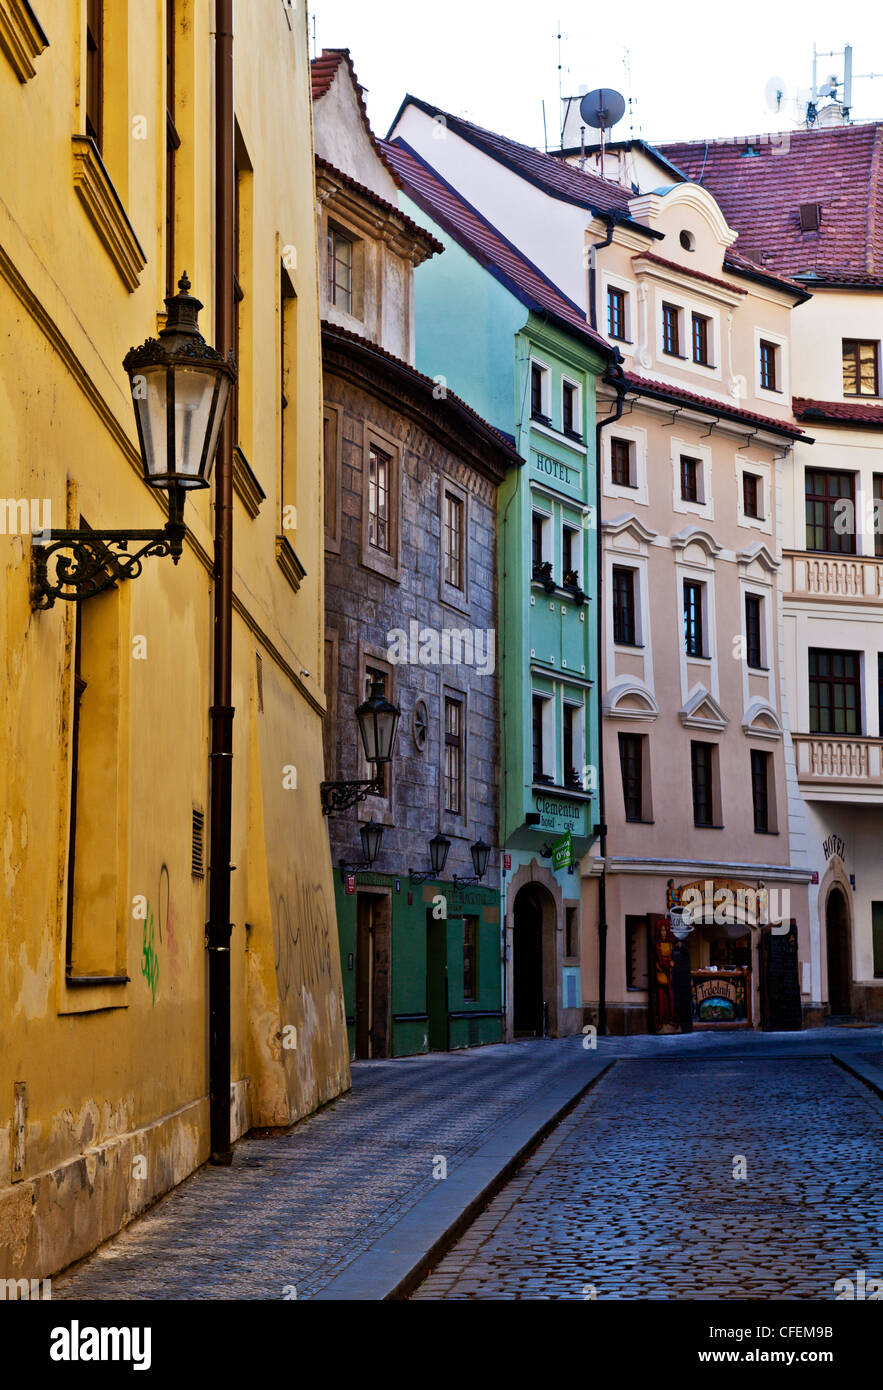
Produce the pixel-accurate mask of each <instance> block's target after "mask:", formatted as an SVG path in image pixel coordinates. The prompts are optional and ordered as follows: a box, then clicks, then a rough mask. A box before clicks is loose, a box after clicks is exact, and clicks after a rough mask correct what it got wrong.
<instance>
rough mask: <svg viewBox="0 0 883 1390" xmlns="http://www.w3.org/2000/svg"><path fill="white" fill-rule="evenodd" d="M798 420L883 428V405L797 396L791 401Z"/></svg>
mask: <svg viewBox="0 0 883 1390" xmlns="http://www.w3.org/2000/svg"><path fill="white" fill-rule="evenodd" d="M791 405H792V409H793V410H794V414H795V415H796V416H797V418H798V420H812V421H813V422H814V423H818V424H825V423H827V424H831V425H871V426H873V427H875V428H876V429H878V430H883V406H880V405H868V404H866V403H865V402H864V401H814V400H810V399H809V397H807V396H795V397H794V399H793V401H792V402H791Z"/></svg>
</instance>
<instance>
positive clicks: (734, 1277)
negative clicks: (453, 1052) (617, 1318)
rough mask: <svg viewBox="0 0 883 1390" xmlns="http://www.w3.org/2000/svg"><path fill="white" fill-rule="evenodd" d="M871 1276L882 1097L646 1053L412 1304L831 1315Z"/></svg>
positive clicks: (879, 1257) (795, 1063)
mask: <svg viewBox="0 0 883 1390" xmlns="http://www.w3.org/2000/svg"><path fill="white" fill-rule="evenodd" d="M647 1041H648V1043H650V1042H651V1041H652V1040H647ZM656 1049H657V1052H658V1042H657V1044H656ZM648 1050H649V1048H648ZM738 1156H742V1157H743V1158H744V1161H745V1167H746V1178H745V1180H736V1179H735V1178H734V1171H738V1170H739V1168H740V1166H741V1165H739V1164H738ZM859 1269H864V1270H866V1271H867V1272H868V1274H869V1276H870V1275H875V1276H883V1103H881V1101H880V1100H879V1099H877V1098H876V1097H875V1096H874V1094H873V1092H872V1091H870V1090H869V1089H868V1088H867V1087H865V1086H864V1085H863V1084H862V1083H861V1082H860V1081H858V1080H856V1079H855V1078H853V1077H852V1076H850V1075H849V1074H848V1073H847V1072H845V1071H844V1070H842V1069H841V1068H840V1067H838V1066H837V1065H836V1064H835V1063H834V1062H832V1061H830V1060H829V1059H827V1058H824V1057H821V1056H818V1057H793V1056H779V1057H764V1056H761V1055H758V1056H751V1057H741V1058H740V1057H735V1056H732V1055H728V1054H727V1053H726V1052H721V1053H719V1054H718V1055H717V1056H715V1057H714V1058H712V1057H707V1058H706V1057H702V1058H700V1057H697V1058H695V1059H694V1058H693V1057H685V1056H684V1055H683V1054H682V1053H681V1054H671V1055H669V1056H665V1057H659V1056H656V1057H644V1056H640V1055H638V1056H632V1057H629V1058H627V1059H622V1060H619V1061H618V1063H617V1065H616V1066H615V1067H614V1069H613V1070H612V1071H611V1072H609V1073H608V1074H607V1075H606V1077H604V1078H603V1079H602V1080H601V1081H600V1082H599V1083H598V1084H597V1086H596V1087H595V1088H594V1089H593V1090H592V1091H591V1092H590V1093H589V1095H588V1096H587V1097H586V1098H585V1099H584V1100H583V1101H582V1102H581V1103H580V1104H579V1105H578V1106H577V1107H576V1109H575V1110H574V1111H573V1112H572V1114H571V1115H570V1116H569V1117H568V1118H567V1119H565V1120H564V1122H563V1123H562V1124H561V1125H560V1126H559V1127H558V1128H557V1129H556V1130H555V1131H554V1132H553V1134H552V1135H551V1136H550V1137H549V1139H547V1140H546V1142H545V1143H544V1144H543V1145H542V1146H541V1147H540V1148H539V1149H538V1150H537V1152H536V1153H535V1154H534V1156H533V1157H532V1158H531V1159H530V1160H529V1161H528V1163H527V1164H526V1165H525V1166H524V1168H522V1170H521V1171H520V1172H519V1173H518V1174H517V1175H516V1176H515V1178H514V1179H513V1180H512V1181H511V1182H510V1183H509V1184H508V1185H507V1186H506V1188H505V1189H504V1190H503V1191H502V1192H501V1193H500V1194H499V1196H498V1197H497V1198H496V1199H495V1200H494V1201H493V1202H492V1203H491V1204H490V1206H489V1207H488V1208H487V1209H486V1210H485V1211H484V1212H483V1213H482V1214H481V1216H479V1218H478V1219H477V1221H476V1222H475V1223H474V1224H473V1225H472V1226H471V1227H470V1229H469V1230H468V1231H467V1233H466V1234H465V1235H464V1237H463V1238H462V1239H461V1240H460V1241H459V1242H458V1244H457V1245H456V1246H454V1248H453V1249H452V1250H451V1252H450V1253H449V1254H448V1255H447V1256H446V1257H445V1258H444V1259H443V1260H442V1261H441V1262H440V1263H439V1265H438V1267H437V1268H436V1269H435V1270H434V1271H433V1272H432V1273H431V1274H430V1276H429V1277H428V1278H427V1280H426V1281H425V1282H424V1283H423V1284H422V1285H421V1287H420V1288H419V1289H418V1290H417V1291H416V1292H415V1293H414V1294H413V1295H412V1297H414V1298H418V1299H427V1298H429V1299H442V1298H503V1299H518V1298H528V1299H547V1298H565V1299H568V1298H569V1299H584V1298H595V1297H596V1298H598V1299H629V1298H640V1299H701V1298H730V1299H740V1298H742V1299H748V1298H759V1299H833V1298H834V1297H835V1296H836V1294H835V1289H834V1284H835V1282H836V1281H837V1280H838V1279H842V1278H848V1279H852V1280H855V1278H856V1271H857V1270H859Z"/></svg>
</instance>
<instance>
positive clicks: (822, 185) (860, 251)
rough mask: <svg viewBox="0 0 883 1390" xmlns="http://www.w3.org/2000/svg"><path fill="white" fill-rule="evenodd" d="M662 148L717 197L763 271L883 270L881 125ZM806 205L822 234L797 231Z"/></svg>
mask: <svg viewBox="0 0 883 1390" xmlns="http://www.w3.org/2000/svg"><path fill="white" fill-rule="evenodd" d="M658 148H659V150H660V151H661V153H662V154H663V155H665V157H666V158H667V159H670V160H671V161H672V162H673V163H674V164H676V165H677V166H678V168H680V169H683V171H684V173H685V174H686V175H687V177H688V178H690V179H693V180H694V181H695V182H697V183H701V184H702V186H703V187H704V188H707V189H708V191H709V192H710V193H711V194H713V196H714V197H715V198H716V199H717V201H718V203H719V204H720V207H721V210H722V212H723V214H724V216H725V217H726V219H727V221H728V222H729V224H730V226H731V227H733V228H735V229H736V231H738V232H739V235H740V243H739V245H740V251H741V252H742V253H743V254H746V255H748V256H749V257H750V258H751V260H753V261H756V262H757V264H758V265H759V266H760V268H761V269H762V270H763V269H766V270H769V271H772V272H773V273H774V274H785V275H798V274H807V273H808V272H815V273H816V274H817V275H818V276H819V277H821V279H822V280H825V279H826V278H827V277H828V276H830V275H832V274H833V275H837V274H845V275H848V276H850V277H855V279H852V278H850V280H849V281H848V283H859V282H862V281H863V280H864V277H868V278H870V279H872V280H876V279H878V278H879V277H880V275H881V274H883V122H879V121H871V122H867V123H865V124H861V125H847V126H831V127H825V128H823V129H815V130H792V131H787V132H784V133H782V134H781V135H773V136H769V135H764V136H758V137H755V138H754V139H753V140H752V139H738V140H721V141H714V140H709V141H705V140H696V141H688V142H682V143H673V144H662V145H659V146H658ZM749 149H751V150H753V151H755V153H752V154H749V153H746V151H747V150H749ZM801 203H820V204H821V221H820V225H819V229H818V231H807V232H804V231H801V229H800V204H801Z"/></svg>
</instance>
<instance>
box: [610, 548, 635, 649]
mask: <svg viewBox="0 0 883 1390" xmlns="http://www.w3.org/2000/svg"><path fill="white" fill-rule="evenodd" d="M640 582H641V580H640V573H639V571H638V570H637V569H634V568H633V567H632V566H631V565H616V564H615V565H614V566H613V570H612V574H611V583H610V590H611V593H610V599H611V617H612V620H613V640H614V642H615V643H616V645H617V646H618V647H637V646H640V642H641V638H640V632H641V591H640Z"/></svg>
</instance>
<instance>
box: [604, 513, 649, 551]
mask: <svg viewBox="0 0 883 1390" xmlns="http://www.w3.org/2000/svg"><path fill="white" fill-rule="evenodd" d="M601 530H602V531H603V533H604V535H605V536H606V537H607V543H608V545H609V546H610V547H611V548H612V549H620V548H621V549H627V550H636V551H638V553H639V554H641V555H646V553H647V546H648V545H650V543H651V541H655V540H656V537H657V536H658V535H659V532H658V531H651V529H650V527H649V526H645V525H644V523H643V521H641V520H640V519H639V518H638V517H636V516H635V514H634V512H626V513H625V514H624V515H623V516H618V517H616V518H615V519H614V520H613V521H602V522H601ZM617 542H618V544H617Z"/></svg>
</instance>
